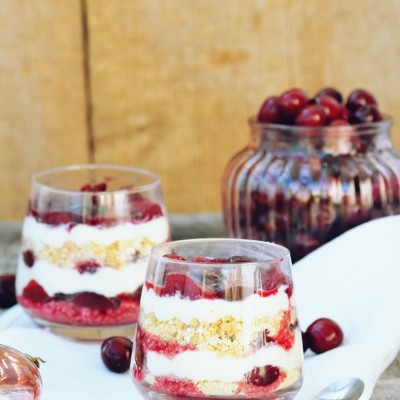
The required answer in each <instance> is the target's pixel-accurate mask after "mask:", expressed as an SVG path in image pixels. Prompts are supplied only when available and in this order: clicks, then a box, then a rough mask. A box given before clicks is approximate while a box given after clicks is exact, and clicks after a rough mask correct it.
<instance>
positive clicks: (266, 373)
mask: <svg viewBox="0 0 400 400" xmlns="http://www.w3.org/2000/svg"><path fill="white" fill-rule="evenodd" d="M278 378H279V368H278V367H275V366H272V365H265V366H264V367H256V368H253V369H252V370H251V372H250V373H249V374H248V376H247V379H248V381H249V382H250V383H251V384H252V385H255V386H268V385H271V383H274V382H275V381H276V380H277V379H278Z"/></svg>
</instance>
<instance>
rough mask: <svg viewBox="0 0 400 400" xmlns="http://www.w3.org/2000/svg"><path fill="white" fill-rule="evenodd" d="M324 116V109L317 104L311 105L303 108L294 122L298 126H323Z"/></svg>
mask: <svg viewBox="0 0 400 400" xmlns="http://www.w3.org/2000/svg"><path fill="white" fill-rule="evenodd" d="M325 121H326V114H325V110H324V108H323V107H322V106H321V105H319V104H312V105H309V106H307V107H304V108H303V109H302V110H301V111H300V112H299V113H298V114H297V117H296V120H295V121H294V124H295V125H298V126H323V125H325Z"/></svg>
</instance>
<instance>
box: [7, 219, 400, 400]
mask: <svg viewBox="0 0 400 400" xmlns="http://www.w3.org/2000/svg"><path fill="white" fill-rule="evenodd" d="M399 234H400V216H395V217H386V218H381V219H378V220H374V221H371V222H368V223H366V224H363V225H360V226H359V227H357V228H354V229H352V230H350V231H348V232H346V233H345V234H343V235H341V236H340V237H338V238H336V239H334V240H333V241H331V242H329V243H328V244H326V245H324V246H322V247H321V248H319V249H317V250H316V251H314V252H313V253H311V254H309V255H308V256H307V257H305V258H304V259H302V260H301V261H299V262H297V263H296V264H295V265H294V266H293V278H294V287H295V297H296V301H297V306H298V314H299V321H300V326H301V328H302V329H303V330H305V329H306V328H307V326H308V325H309V324H310V323H311V322H312V321H314V320H315V319H317V318H321V317H328V318H332V319H334V320H335V321H336V322H338V323H339V325H340V326H341V327H342V329H343V331H344V336H345V340H344V343H343V344H342V346H340V347H339V348H337V349H335V350H331V351H329V352H326V353H324V354H320V355H315V354H313V353H312V352H311V351H308V352H307V353H306V360H305V368H304V384H303V387H302V389H301V391H300V393H299V394H298V396H297V397H296V400H310V399H312V397H313V396H314V395H316V393H317V392H319V391H320V390H321V389H322V388H323V387H325V386H326V385H328V384H329V383H331V382H333V381H335V380H337V379H339V378H347V377H360V378H362V379H363V380H364V382H365V390H364V394H363V396H362V397H361V400H367V399H369V398H370V397H371V394H372V391H373V388H374V385H375V383H376V381H377V379H378V378H379V376H380V374H381V373H382V372H383V371H384V370H385V369H386V367H387V366H388V365H389V364H390V362H391V361H392V360H393V359H394V357H396V355H397V353H398V351H399V350H400V299H399V298H400V291H399V288H400V260H399V257H400V252H399V251H398V249H399V247H400V240H399V239H397V238H398V237H400V235H399ZM0 343H3V344H7V345H9V346H12V347H15V348H17V349H19V350H21V351H23V352H26V353H29V354H32V355H36V356H40V357H41V358H43V359H45V360H46V361H47V362H46V363H45V364H43V365H42V366H41V374H42V378H43V395H42V397H41V399H42V400H70V399H71V398H74V399H85V400H109V399H118V400H131V399H137V400H139V399H141V398H142V397H141V395H140V394H139V393H138V392H137V390H136V389H135V387H134V385H133V383H132V380H131V377H130V374H129V373H126V374H114V373H111V372H109V371H108V370H107V369H106V368H105V367H104V366H103V364H102V361H101V358H100V344H99V343H88V342H78V341H73V340H68V339H64V338H61V337H57V336H55V335H53V334H51V333H49V332H46V331H45V330H43V329H40V328H38V327H37V326H36V325H35V324H34V323H33V322H32V321H31V320H30V318H29V317H28V316H27V315H26V314H25V313H24V311H23V310H22V309H21V308H20V307H19V306H15V307H13V308H12V309H11V310H9V311H8V312H6V313H5V314H4V315H3V316H2V317H1V318H0Z"/></svg>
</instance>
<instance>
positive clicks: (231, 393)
mask: <svg viewBox="0 0 400 400" xmlns="http://www.w3.org/2000/svg"><path fill="white" fill-rule="evenodd" d="M290 269H291V260H290V254H289V251H288V250H287V249H286V248H284V247H282V246H278V245H274V244H271V243H266V242H260V241H252V240H244V239H242V240H240V239H194V240H181V241H175V242H170V243H166V244H162V245H158V246H156V247H155V248H153V249H152V251H151V254H150V258H149V267H148V270H147V273H146V280H145V284H144V286H143V291H142V298H141V305H140V313H139V319H138V323H137V329H136V333H135V338H134V346H133V353H132V375H133V379H134V383H135V385H136V387H137V388H138V390H139V391H140V392H141V393H142V394H143V395H144V396H145V397H146V398H149V399H184V398H186V399H201V398H210V399H212V398H215V399H222V398H223V399H247V398H249V399H250V398H255V399H275V400H284V399H285V400H289V399H293V398H294V397H295V395H296V393H298V391H299V389H300V386H301V382H302V364H303V348H302V339H301V332H300V330H299V327H298V322H297V317H296V308H295V302H294V296H293V282H292V278H291V272H290Z"/></svg>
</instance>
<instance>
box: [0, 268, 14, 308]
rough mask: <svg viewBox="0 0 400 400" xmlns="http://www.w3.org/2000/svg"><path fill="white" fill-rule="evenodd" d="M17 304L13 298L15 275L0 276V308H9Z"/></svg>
mask: <svg viewBox="0 0 400 400" xmlns="http://www.w3.org/2000/svg"><path fill="white" fill-rule="evenodd" d="M15 304H17V299H16V297H15V274H4V275H1V276H0V308H10V307H12V306H14V305H15Z"/></svg>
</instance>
